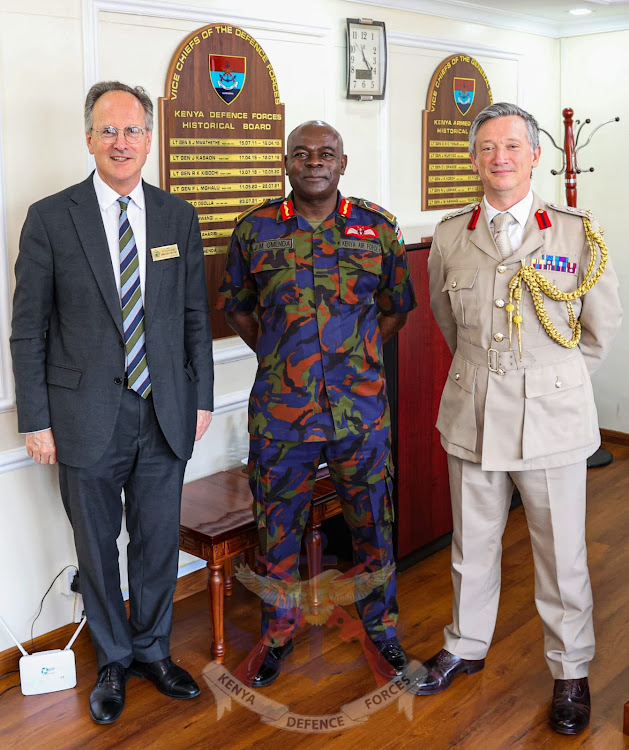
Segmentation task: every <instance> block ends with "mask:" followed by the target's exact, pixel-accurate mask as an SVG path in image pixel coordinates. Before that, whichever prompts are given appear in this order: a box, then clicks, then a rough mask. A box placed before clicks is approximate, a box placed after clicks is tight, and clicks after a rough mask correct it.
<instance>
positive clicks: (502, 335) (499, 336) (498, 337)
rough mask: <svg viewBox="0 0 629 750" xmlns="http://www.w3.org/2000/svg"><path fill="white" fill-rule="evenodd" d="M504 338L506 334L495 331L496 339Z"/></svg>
mask: <svg viewBox="0 0 629 750" xmlns="http://www.w3.org/2000/svg"><path fill="white" fill-rule="evenodd" d="M503 339H504V334H503V333H494V341H498V342H500V341H502V340H503Z"/></svg>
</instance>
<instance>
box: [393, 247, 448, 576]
mask: <svg viewBox="0 0 629 750" xmlns="http://www.w3.org/2000/svg"><path fill="white" fill-rule="evenodd" d="M429 250H430V242H422V243H419V244H417V245H411V246H409V247H407V252H408V260H409V266H410V270H411V275H412V278H413V284H414V286H415V293H416V295H417V302H418V307H417V308H416V309H415V310H414V311H413V312H412V313H410V315H409V317H408V322H407V323H406V325H405V326H404V328H403V329H402V330H401V331H400V333H399V334H398V336H397V337H396V339H395V340H393V341H391V342H389V343H388V344H387V345H386V346H385V367H386V370H387V383H388V388H389V398H390V402H391V411H392V420H393V446H394V459H395V466H396V482H395V487H396V524H395V539H396V557H397V559H398V560H403V559H404V558H408V559H407V562H408V563H412V562H413V561H414V560H415V559H420V558H421V557H424V556H425V555H426V554H429V553H430V552H432V551H434V550H435V549H437V548H439V547H440V546H443V545H444V544H446V543H447V542H448V541H449V537H448V536H446V537H445V538H444V539H442V537H444V535H447V534H449V532H451V531H452V513H451V510H450V490H449V485H448V467H447V461H446V454H445V451H444V450H443V448H442V447H441V442H440V439H439V433H438V432H437V430H436V428H435V423H436V421H437V412H438V410H439V401H440V399H441V391H442V390H443V385H444V383H445V380H446V376H447V373H448V369H449V367H450V362H451V360H452V355H451V354H450V350H449V349H448V347H447V345H446V343H445V341H444V339H443V336H442V335H441V332H440V331H439V328H438V327H437V324H436V323H435V321H434V318H433V316H432V312H431V310H430V299H429V294H428V270H427V261H428V252H429ZM409 556H410V557H409Z"/></svg>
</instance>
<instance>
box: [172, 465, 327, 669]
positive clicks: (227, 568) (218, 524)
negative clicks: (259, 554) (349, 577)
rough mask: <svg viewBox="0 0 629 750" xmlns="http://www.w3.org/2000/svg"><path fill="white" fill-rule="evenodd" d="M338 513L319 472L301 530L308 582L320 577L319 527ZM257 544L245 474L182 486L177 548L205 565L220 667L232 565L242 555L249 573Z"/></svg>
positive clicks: (222, 475)
mask: <svg viewBox="0 0 629 750" xmlns="http://www.w3.org/2000/svg"><path fill="white" fill-rule="evenodd" d="M340 512H341V504H340V502H339V499H338V497H337V495H336V492H335V490H334V486H333V484H332V480H331V479H330V478H329V476H328V473H327V470H325V469H324V470H320V471H319V473H318V475H317V480H316V482H315V489H314V493H313V498H312V507H311V509H310V517H309V519H308V524H307V527H306V549H307V553H308V572H309V575H310V577H311V578H312V577H314V576H316V575H317V574H318V573H320V572H321V559H322V557H321V555H322V550H321V533H320V528H321V524H322V522H323V521H324V520H325V519H326V518H331V517H332V516H335V515H337V514H339V513H340ZM257 544H258V531H257V528H256V524H255V521H254V518H253V512H252V499H251V491H250V489H249V481H248V477H247V472H246V469H242V468H236V469H230V470H229V471H221V472H219V473H218V474H212V475H211V476H209V477H204V478H203V479H197V480H195V481H194V482H189V483H188V484H185V485H184V487H183V494H182V500H181V522H180V526H179V548H180V549H182V550H183V551H184V552H189V553H190V554H192V555H195V556H196V557H200V558H201V559H202V560H207V565H208V568H209V577H208V597H209V605H210V618H211V621H212V657H213V658H214V660H215V661H217V662H219V663H223V662H224V661H225V630H224V598H225V595H227V596H229V595H230V594H231V592H232V586H233V582H232V559H233V558H234V557H235V556H236V555H238V554H240V553H244V555H245V561H246V563H247V564H248V565H249V567H251V568H253V567H254V565H255V551H256V547H257Z"/></svg>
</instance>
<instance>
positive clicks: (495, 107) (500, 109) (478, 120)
mask: <svg viewBox="0 0 629 750" xmlns="http://www.w3.org/2000/svg"><path fill="white" fill-rule="evenodd" d="M494 117H521V118H522V119H523V120H524V124H525V126H526V137H527V138H528V142H529V145H530V147H531V151H535V149H536V148H537V147H538V146H539V125H538V124H537V120H536V119H535V118H534V117H533V115H530V114H529V113H528V112H526V111H525V110H523V109H522V108H521V107H518V105H517V104H510V103H509V102H498V103H497V104H490V105H489V106H488V107H485V109H483V110H481V111H480V112H479V113H478V114H477V115H476V117H475V119H474V122H473V123H472V127H471V128H470V154H472V156H476V136H477V135H478V129H479V128H480V126H481V125H482V124H483V123H484V122H487V120H491V119H493V118H494Z"/></svg>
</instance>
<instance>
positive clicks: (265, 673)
mask: <svg viewBox="0 0 629 750" xmlns="http://www.w3.org/2000/svg"><path fill="white" fill-rule="evenodd" d="M294 646H295V644H294V643H293V640H292V638H291V640H290V641H286V643H285V644H284V645H283V646H269V650H268V651H267V652H266V656H265V657H264V661H263V662H262V666H261V667H260V669H258V674H257V675H256V676H255V677H254V678H253V681H252V683H251V687H266V686H267V685H270V684H271V683H272V682H273V681H274V680H276V679H277V676H278V675H279V673H280V669H281V661H282V659H285V658H286V657H287V656H288V655H289V654H292V652H293V648H294Z"/></svg>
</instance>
